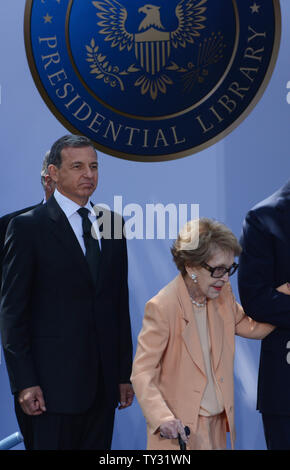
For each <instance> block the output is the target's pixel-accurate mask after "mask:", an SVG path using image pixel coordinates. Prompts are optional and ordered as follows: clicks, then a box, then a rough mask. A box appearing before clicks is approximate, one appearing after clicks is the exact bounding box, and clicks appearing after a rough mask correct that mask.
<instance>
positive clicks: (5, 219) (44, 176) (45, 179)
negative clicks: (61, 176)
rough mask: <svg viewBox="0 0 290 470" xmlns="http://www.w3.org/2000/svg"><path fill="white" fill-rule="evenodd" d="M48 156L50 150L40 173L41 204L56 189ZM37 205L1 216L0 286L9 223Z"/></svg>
mask: <svg viewBox="0 0 290 470" xmlns="http://www.w3.org/2000/svg"><path fill="white" fill-rule="evenodd" d="M48 156H49V152H47V153H46V155H45V157H44V160H43V164H42V169H41V174H40V176H41V179H40V181H41V184H42V187H43V191H44V195H45V200H44V201H42V202H40V204H42V203H43V202H45V201H47V200H48V199H49V198H50V196H51V195H52V194H53V192H54V189H55V184H54V181H53V180H52V178H51V176H50V175H49V174H48V169H47V162H48ZM37 205H38V204H36V205H34V206H29V207H25V208H24V209H20V210H18V211H15V212H11V213H9V214H5V215H4V216H2V217H0V286H1V279H2V263H3V248H4V242H5V235H6V230H7V227H8V225H9V222H10V220H12V219H13V218H14V217H16V216H17V215H20V214H23V213H24V212H28V211H30V210H32V209H34V208H35V207H36V206H37Z"/></svg>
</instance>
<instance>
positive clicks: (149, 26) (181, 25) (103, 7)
mask: <svg viewBox="0 0 290 470" xmlns="http://www.w3.org/2000/svg"><path fill="white" fill-rule="evenodd" d="M92 3H93V5H94V6H95V7H96V9H97V13H96V15H97V17H98V21H97V25H98V27H99V33H100V34H102V35H104V36H105V39H104V40H105V41H106V42H109V43H110V45H111V47H112V48H117V49H118V50H119V52H120V53H122V52H124V51H128V52H129V51H132V52H134V55H135V59H136V61H137V62H136V63H135V64H132V65H131V66H130V67H129V68H128V69H127V70H126V71H125V70H123V71H122V72H120V73H118V72H119V68H118V67H112V66H111V69H110V73H111V78H112V74H114V71H115V77H114V79H112V80H110V79H109V78H108V76H107V77H106V78H107V80H109V81H110V83H111V85H112V86H115V85H116V84H117V83H119V85H120V88H121V89H122V87H124V85H123V81H122V79H121V77H120V75H125V74H128V73H130V72H137V71H141V72H142V73H141V74H140V75H139V76H138V78H137V79H136V82H135V86H140V88H141V93H142V94H143V95H144V94H146V93H147V92H149V93H150V96H151V98H152V99H156V97H157V95H158V92H162V93H165V92H166V87H167V86H168V85H171V84H173V81H172V78H170V76H169V75H168V74H167V73H166V67H167V70H170V69H171V70H174V69H176V67H177V68H178V66H177V65H176V64H172V63H170V55H171V51H172V49H178V48H179V47H182V48H186V46H187V45H188V44H194V43H195V40H196V39H197V38H198V37H199V36H200V34H201V33H200V32H201V30H202V29H204V28H205V21H206V16H205V12H206V10H207V7H206V3H207V0H181V1H180V2H179V3H178V4H177V6H176V9H175V15H176V27H175V28H174V29H173V30H172V31H167V30H166V29H165V27H164V25H163V23H162V17H161V12H160V6H157V5H154V4H149V3H146V4H144V5H143V6H142V7H140V8H138V10H137V11H138V14H139V15H140V23H139V26H138V31H137V32H131V31H129V30H128V29H127V19H128V13H127V10H126V8H125V7H124V6H123V5H122V4H121V3H119V2H118V1H117V0H102V1H93V2H92ZM87 51H88V59H87V60H88V61H89V62H94V63H93V64H91V68H92V69H93V70H92V73H95V74H96V75H97V76H96V78H103V77H104V76H105V75H106V73H105V71H106V70H105V69H106V68H105V69H104V67H103V65H104V63H105V64H106V65H107V67H110V66H109V65H108V62H107V61H106V57H104V56H102V54H101V53H100V51H99V46H98V45H97V43H96V41H95V40H94V39H93V40H92V42H91V44H90V46H87ZM97 53H98V54H97ZM101 59H103V60H101Z"/></svg>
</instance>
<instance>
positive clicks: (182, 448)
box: [178, 426, 190, 450]
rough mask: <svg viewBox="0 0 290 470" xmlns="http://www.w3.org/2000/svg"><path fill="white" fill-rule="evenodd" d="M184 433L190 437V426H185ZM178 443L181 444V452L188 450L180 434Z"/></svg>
mask: <svg viewBox="0 0 290 470" xmlns="http://www.w3.org/2000/svg"><path fill="white" fill-rule="evenodd" d="M184 431H185V434H186V435H187V436H189V435H190V429H189V427H188V426H185V428H184ZM178 442H179V447H180V450H186V443H185V442H184V440H183V439H181V436H180V434H178Z"/></svg>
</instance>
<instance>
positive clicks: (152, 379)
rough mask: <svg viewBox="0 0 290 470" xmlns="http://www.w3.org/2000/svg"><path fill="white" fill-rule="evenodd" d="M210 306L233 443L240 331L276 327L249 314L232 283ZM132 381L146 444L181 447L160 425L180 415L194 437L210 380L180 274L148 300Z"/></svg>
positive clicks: (261, 333) (252, 334)
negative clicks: (162, 432)
mask: <svg viewBox="0 0 290 470" xmlns="http://www.w3.org/2000/svg"><path fill="white" fill-rule="evenodd" d="M207 308H208V309H207V311H208V328H209V334H210V340H211V348H212V363H213V372H214V375H215V378H216V380H217V383H218V385H219V387H220V390H221V392H222V395H223V400H224V405H225V419H226V420H227V429H228V430H229V431H230V435H231V445H232V448H234V441H235V426H234V350H235V334H237V335H239V336H243V337H246V338H256V339H262V338H264V337H265V336H267V334H269V333H270V332H271V331H272V330H273V329H274V327H273V326H272V325H268V324H263V323H257V322H255V321H254V320H252V319H251V318H249V317H247V316H246V315H245V313H244V310H243V308H242V307H241V306H240V305H239V304H238V303H237V302H236V300H235V298H234V295H233V293H232V290H231V286H230V283H227V284H226V285H225V286H224V287H223V289H222V291H221V293H220V295H219V297H218V298H217V299H214V300H209V301H208V304H207ZM131 380H132V383H133V387H134V390H135V393H136V397H137V399H138V402H139V404H140V406H141V408H142V411H143V414H144V416H145V418H146V422H147V449H158V450H159V449H161V450H162V449H166V450H170V449H172V450H178V449H179V445H178V440H177V439H164V438H160V433H159V430H158V428H159V426H160V424H161V423H162V422H164V421H167V420H171V419H173V418H178V419H180V420H181V421H182V422H183V424H184V426H189V428H190V430H191V436H193V434H194V432H195V430H196V427H197V420H198V414H199V409H200V402H201V399H202V396H203V392H204V390H205V387H206V383H207V378H206V373H205V365H204V360H203V353H202V349H201V345H200V340H199V334H198V330H197V325H196V322H195V318H194V314H193V309H192V303H191V300H190V297H189V294H188V291H187V288H186V285H185V282H184V280H183V277H182V275H181V274H179V275H178V276H177V277H176V278H175V279H174V280H173V281H171V282H170V283H169V284H168V285H167V286H165V287H164V288H163V289H162V290H161V291H160V292H159V293H158V294H157V295H156V296H155V297H153V298H152V299H151V300H149V302H147V304H146V308H145V315H144V319H143V327H142V330H141V332H140V334H139V337H138V347H137V352H136V356H135V359H134V362H133V370H132V376H131ZM187 449H191V447H190V440H189V443H188V445H187Z"/></svg>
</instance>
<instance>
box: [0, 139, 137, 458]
mask: <svg viewBox="0 0 290 470" xmlns="http://www.w3.org/2000/svg"><path fill="white" fill-rule="evenodd" d="M48 170H49V174H50V176H51V177H52V179H53V181H54V182H55V185H56V190H55V193H54V195H53V196H52V197H50V199H49V200H48V201H47V203H46V204H43V205H41V206H39V207H37V208H35V209H34V210H32V211H30V212H27V213H25V214H22V215H20V216H18V217H16V218H14V219H13V220H12V221H11V223H10V224H9V227H8V229H7V235H6V242H5V248H4V254H5V257H4V263H3V284H2V302H1V313H0V320H1V323H0V325H1V333H2V344H3V348H4V353H5V358H6V363H7V370H8V374H9V378H10V383H11V388H12V392H13V394H14V395H15V407H16V415H17V417H18V422H19V425H20V429H21V430H22V433H23V435H24V438H25V444H26V448H28V449H57V450H61V449H109V448H110V446H111V439H112V430H113V422H114V413H115V408H116V406H117V404H118V402H120V406H119V408H125V407H127V406H130V405H131V403H132V400H133V390H132V386H131V384H130V381H129V378H130V374H131V361H132V340H131V328H130V317H129V306H128V286H127V249H126V240H125V237H124V235H123V233H122V230H120V228H121V229H122V222H123V221H122V219H121V217H120V216H117V214H113V213H111V212H109V211H105V210H104V211H103V214H98V215H101V217H100V219H101V221H102V223H99V225H98V224H96V220H97V219H96V215H95V212H94V210H93V206H92V204H91V203H90V201H89V198H90V196H91V194H92V193H93V192H94V190H95V188H96V186H97V182H98V161H97V154H96V152H95V150H94V148H93V146H92V144H91V142H90V141H89V140H88V139H87V138H85V137H80V136H65V137H62V138H61V139H59V140H58V141H56V142H55V143H54V145H53V146H52V148H51V150H50V155H49V161H48ZM104 212H106V214H104ZM105 216H106V217H105ZM98 222H100V220H99V221H98ZM109 222H110V224H109V225H110V228H111V230H110V236H108V230H107V228H108V227H104V225H106V224H107V225H108V223H109ZM92 224H93V227H94V231H92ZM117 225H118V227H117ZM102 228H103V229H106V230H104V231H105V232H106V237H105V236H103V237H101V233H102ZM117 232H118V233H120V232H121V236H120V237H119V238H114V237H112V236H111V235H112V234H113V235H114V233H117ZM92 233H94V237H93V236H92Z"/></svg>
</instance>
